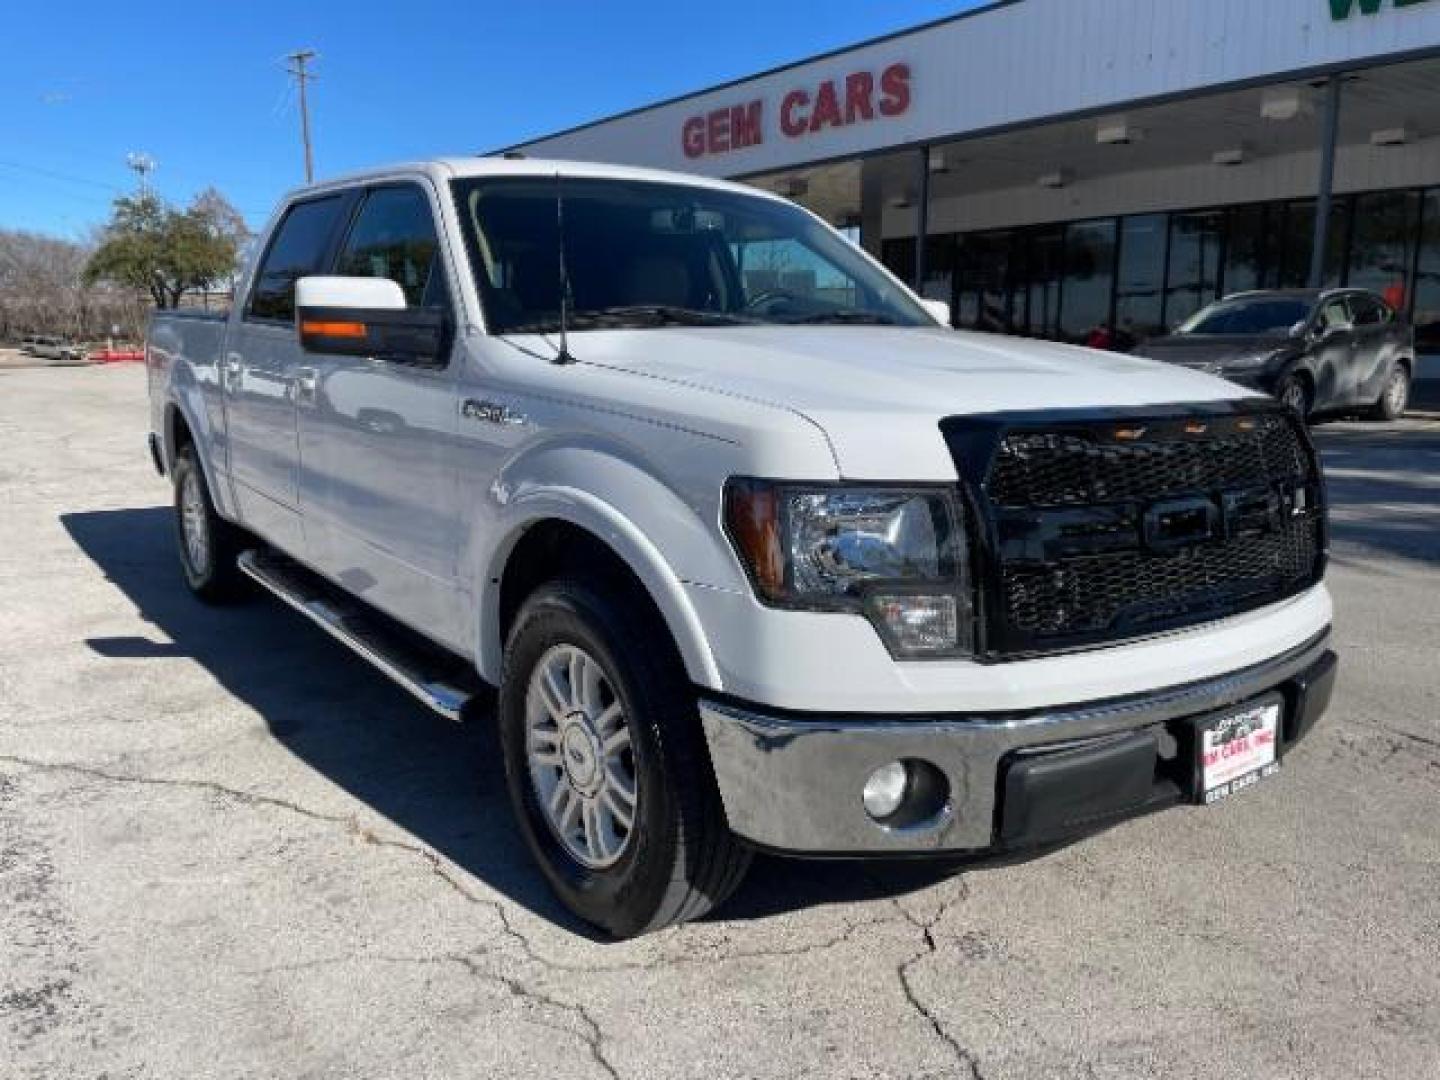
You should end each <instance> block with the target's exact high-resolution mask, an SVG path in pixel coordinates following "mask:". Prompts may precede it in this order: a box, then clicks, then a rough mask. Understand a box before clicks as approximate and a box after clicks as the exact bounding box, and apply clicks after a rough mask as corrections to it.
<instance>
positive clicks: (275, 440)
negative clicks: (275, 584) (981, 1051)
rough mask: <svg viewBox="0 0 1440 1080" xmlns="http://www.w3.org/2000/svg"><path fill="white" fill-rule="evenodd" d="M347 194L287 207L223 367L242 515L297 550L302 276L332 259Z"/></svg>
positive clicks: (236, 322)
mask: <svg viewBox="0 0 1440 1080" xmlns="http://www.w3.org/2000/svg"><path fill="white" fill-rule="evenodd" d="M344 204H345V199H344V197H343V196H338V195H335V196H329V197H327V198H322V199H314V200H310V201H307V202H301V203H296V204H295V205H293V206H291V207H290V209H289V210H287V211H286V213H285V217H284V219H283V220H282V221H281V222H280V225H279V226H278V227H277V229H276V230H275V233H274V236H273V238H272V240H271V241H270V245H269V247H268V248H267V250H266V252H265V255H264V257H263V258H262V260H261V262H260V265H259V267H258V269H257V270H256V273H255V276H254V279H253V282H252V284H251V287H250V295H249V296H248V298H247V299H246V301H245V305H244V307H243V309H242V310H241V311H240V313H239V316H238V317H237V318H235V319H233V320H232V322H231V329H230V333H229V336H228V339H227V340H226V343H225V355H224V357H222V369H221V370H222V372H223V378H224V383H225V397H226V401H225V416H226V431H227V433H228V435H229V454H230V458H229V464H230V475H231V478H232V482H233V484H234V492H235V499H236V503H237V505H238V507H239V510H240V515H241V518H242V520H243V521H244V522H245V524H246V525H247V526H249V527H250V528H251V529H252V530H253V531H255V532H256V533H258V534H259V535H260V536H262V537H264V538H265V539H266V540H268V541H270V542H271V543H273V544H275V545H276V546H277V547H279V548H281V549H283V550H285V551H289V552H291V553H292V554H297V555H298V554H301V552H302V551H303V549H304V531H303V529H302V527H301V523H300V506H299V467H300V442H299V429H298V427H297V424H296V415H295V398H296V389H297V385H296V377H297V369H298V368H299V366H300V345H299V340H298V338H297V337H296V333H295V282H296V281H297V280H298V279H299V278H301V277H303V276H305V275H306V274H312V273H315V272H316V271H317V270H318V269H319V268H320V267H322V266H323V265H324V264H325V260H326V259H327V258H328V257H329V252H330V248H331V245H332V243H333V240H334V236H335V232H336V230H337V228H338V226H339V224H340V219H341V215H342V211H343V209H344Z"/></svg>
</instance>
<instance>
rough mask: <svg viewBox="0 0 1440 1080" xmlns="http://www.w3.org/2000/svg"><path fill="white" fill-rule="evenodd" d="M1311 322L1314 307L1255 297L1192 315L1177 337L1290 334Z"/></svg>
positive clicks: (1283, 298) (1290, 300)
mask: <svg viewBox="0 0 1440 1080" xmlns="http://www.w3.org/2000/svg"><path fill="white" fill-rule="evenodd" d="M1309 318H1310V304H1309V303H1308V302H1307V301H1305V300H1303V299H1299V298H1296V297H1292V296H1268V297H1260V296H1252V297H1244V298H1241V299H1237V300H1221V301H1220V302H1219V303H1217V304H1211V305H1210V306H1209V307H1207V308H1204V309H1203V310H1201V311H1200V312H1198V313H1197V314H1195V315H1192V316H1191V317H1190V318H1189V319H1187V320H1186V321H1185V322H1184V323H1182V324H1181V326H1180V328H1179V329H1178V330H1177V331H1175V332H1176V333H1177V334H1201V335H1219V334H1234V335H1240V336H1245V335H1255V336H1263V335H1267V334H1288V333H1289V332H1290V328H1291V327H1293V326H1294V325H1295V324H1296V323H1301V322H1307V321H1308V320H1309Z"/></svg>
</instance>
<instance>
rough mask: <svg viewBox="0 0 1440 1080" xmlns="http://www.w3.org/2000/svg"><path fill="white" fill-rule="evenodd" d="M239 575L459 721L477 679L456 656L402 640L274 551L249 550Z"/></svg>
mask: <svg viewBox="0 0 1440 1080" xmlns="http://www.w3.org/2000/svg"><path fill="white" fill-rule="evenodd" d="M238 563H239V566H240V569H241V571H243V572H244V573H245V574H246V576H248V577H250V578H252V579H253V580H254V581H256V582H257V583H258V584H260V585H262V586H264V588H265V589H266V590H267V591H269V592H272V593H274V594H275V595H276V596H278V597H279V598H280V599H281V600H283V601H285V603H287V604H289V605H290V606H291V607H292V608H294V609H295V610H296V611H298V612H300V614H302V615H304V616H305V617H306V618H308V619H309V620H310V621H311V622H313V623H315V624H316V625H317V626H319V627H320V628H321V629H322V630H324V631H325V632H326V633H327V634H329V635H330V636H331V637H333V638H334V639H335V640H336V641H338V642H340V643H341V644H343V645H346V646H348V647H349V648H350V649H351V651H353V652H355V653H356V654H358V655H359V656H361V657H363V658H364V659H366V660H368V661H369V662H370V663H371V664H373V665H374V666H375V667H377V668H379V669H380V670H381V671H382V672H384V673H385V674H386V675H388V676H389V677H390V678H391V679H393V680H395V682H397V683H399V684H400V686H402V687H404V688H405V689H406V690H408V691H409V692H410V693H411V694H413V695H414V696H415V697H416V698H418V699H419V700H420V701H421V702H423V703H424V704H425V705H428V706H429V707H430V708H431V709H433V710H435V711H436V712H437V713H439V714H440V715H441V716H444V717H448V718H449V719H451V720H459V719H460V717H461V715H462V714H463V713H464V711H465V706H466V705H468V704H469V702H470V701H471V699H472V698H474V697H475V695H476V694H477V693H478V692H479V691H480V689H481V683H480V680H479V677H478V676H477V675H475V674H473V673H471V672H467V670H466V669H467V665H466V664H465V662H464V661H463V660H461V659H460V658H459V657H458V656H455V655H454V654H452V653H447V652H445V651H444V650H443V649H441V648H440V647H439V646H437V645H431V644H429V643H428V642H426V643H421V642H419V641H418V640H415V641H412V640H407V639H408V638H409V637H410V632H409V631H404V630H402V629H401V628H398V625H397V626H396V627H395V628H391V627H390V626H387V625H386V624H387V623H389V622H390V620H389V619H387V618H386V617H385V616H383V615H380V614H379V613H378V612H371V611H370V610H369V609H367V608H366V606H365V605H363V604H362V603H361V602H359V601H357V600H355V599H354V598H353V597H350V596H348V595H347V594H346V593H344V592H342V591H341V590H340V589H338V588H336V587H335V586H333V585H331V584H330V583H329V582H327V581H325V580H324V579H323V578H321V577H320V576H319V575H318V574H315V573H313V572H312V571H310V570H307V569H305V568H304V567H303V566H301V565H300V564H299V563H297V562H295V561H294V560H293V559H289V558H286V557H285V556H284V555H281V554H279V553H278V552H275V551H270V550H262V549H255V548H252V549H251V550H249V551H246V552H243V553H242V554H241V555H240V558H239V560H238Z"/></svg>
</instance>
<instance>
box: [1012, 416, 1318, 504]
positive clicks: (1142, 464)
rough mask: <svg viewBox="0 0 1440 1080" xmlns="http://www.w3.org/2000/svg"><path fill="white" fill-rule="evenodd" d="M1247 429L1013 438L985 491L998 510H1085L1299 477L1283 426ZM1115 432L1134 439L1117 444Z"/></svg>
mask: <svg viewBox="0 0 1440 1080" xmlns="http://www.w3.org/2000/svg"><path fill="white" fill-rule="evenodd" d="M1191 422H1192V423H1195V424H1205V421H1198V420H1197V421H1191ZM1252 422H1253V425H1254V426H1253V427H1251V428H1250V430H1248V431H1242V430H1239V429H1238V428H1231V429H1230V430H1228V431H1226V432H1224V433H1222V434H1217V435H1214V436H1211V437H1204V436H1203V435H1202V436H1200V437H1196V436H1193V435H1186V436H1185V437H1182V438H1163V437H1161V438H1150V437H1149V435H1150V432H1149V431H1148V430H1146V428H1147V425H1146V424H1144V423H1139V422H1137V423H1134V424H1125V425H1116V424H1109V425H1107V426H1106V429H1105V435H1106V436H1108V438H1106V439H1104V440H1103V441H1102V438H1101V437H1100V436H1099V433H1098V432H1097V431H1096V430H1093V429H1092V430H1082V431H1075V430H1062V431H1050V432H1045V431H1037V432H1023V431H1020V432H1013V433H1011V434H1009V435H1006V436H1005V438H1004V439H1003V440H1002V441H1001V443H1000V450H999V453H998V455H997V456H996V459H995V466H994V469H993V471H992V473H991V477H990V480H989V482H988V484H987V485H986V491H987V493H988V494H989V496H990V498H991V499H993V500H994V502H995V503H996V504H997V505H999V506H1090V505H1093V504H1096V503H1106V502H1114V501H1118V500H1126V499H1163V498H1166V497H1168V496H1171V495H1179V494H1183V493H1187V492H1196V491H1222V490H1225V489H1227V488H1232V487H1244V486H1251V485H1255V484H1258V483H1264V482H1267V481H1276V480H1286V479H1289V478H1291V477H1294V476H1298V475H1301V474H1302V473H1303V471H1304V469H1305V460H1306V457H1305V449H1304V447H1303V445H1302V444H1301V442H1300V439H1299V437H1298V435H1297V433H1296V431H1295V430H1294V427H1293V426H1292V425H1291V423H1290V422H1289V420H1288V419H1287V418H1286V417H1283V416H1260V417H1254V418H1252ZM1211 423H1213V421H1211ZM1207 426H1208V425H1207ZM1117 429H1118V430H1123V431H1125V432H1127V433H1131V434H1134V435H1136V436H1138V437H1136V438H1134V439H1133V440H1130V441H1118V440H1117V439H1116V438H1115V431H1116V430H1117ZM1161 434H1162V436H1163V435H1164V434H1167V432H1164V431H1162V432H1161ZM1182 434H1183V429H1182ZM1207 434H1208V433H1207Z"/></svg>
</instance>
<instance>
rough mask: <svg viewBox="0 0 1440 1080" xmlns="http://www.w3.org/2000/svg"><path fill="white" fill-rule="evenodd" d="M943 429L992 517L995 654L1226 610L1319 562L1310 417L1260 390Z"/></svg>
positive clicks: (1090, 641) (1108, 637)
mask: <svg viewBox="0 0 1440 1080" xmlns="http://www.w3.org/2000/svg"><path fill="white" fill-rule="evenodd" d="M943 430H944V432H945V435H946V437H947V439H948V441H949V442H950V445H951V449H952V452H953V453H954V455H955V458H956V464H957V466H958V467H959V468H960V472H961V475H962V476H963V477H966V478H967V480H968V487H969V489H970V491H971V493H972V495H973V496H974V499H973V502H974V505H975V507H976V510H977V512H978V516H979V518H980V522H979V529H978V532H979V533H980V535H981V539H982V540H983V543H982V549H983V554H984V555H985V556H986V558H985V559H984V560H982V561H983V562H984V564H985V565H986V566H987V567H988V572H987V573H985V574H984V575H983V587H982V589H981V604H982V608H983V609H984V610H985V613H986V614H985V637H986V642H987V652H988V653H989V654H991V655H992V656H1006V655H1017V654H1029V653H1037V652H1046V651H1053V650H1057V649H1066V648H1076V647H1081V646H1087V645H1094V644H1102V643H1106V642H1112V641H1117V640H1123V639H1126V638H1131V637H1138V636H1141V635H1144V634H1148V633H1156V632H1159V631H1162V630H1172V629H1176V628H1180V627H1184V626H1188V625H1194V624H1197V623H1200V622H1205V621H1209V620H1212V619H1216V618H1222V617H1225V616H1227V615H1232V614H1236V613H1238V612H1241V611H1245V610H1249V609H1252V608H1255V607H1259V606H1261V605H1264V604H1268V603H1273V602H1275V601H1277V600H1280V599H1283V598H1285V597H1287V596H1292V595H1295V594H1296V593H1298V592H1300V591H1302V590H1303V589H1305V588H1307V587H1308V586H1310V585H1311V584H1313V583H1314V582H1315V581H1317V580H1318V579H1319V576H1320V574H1321V573H1322V572H1323V568H1324V557H1325V553H1324V548H1325V524H1324V505H1323V499H1324V493H1323V488H1322V486H1321V483H1320V478H1319V472H1318V466H1317V465H1316V459H1315V456H1314V452H1313V449H1312V448H1311V446H1310V444H1309V439H1308V436H1307V435H1306V434H1305V432H1304V428H1303V426H1302V425H1301V424H1300V422H1299V421H1298V420H1296V419H1295V418H1293V417H1291V416H1290V415H1289V414H1288V413H1285V412H1282V411H1279V410H1277V409H1272V408H1269V407H1268V406H1266V405H1264V404H1261V403H1256V402H1250V403H1246V404H1245V405H1243V406H1238V407H1237V406H1223V405H1222V406H1216V407H1212V409H1211V410H1209V411H1207V410H1204V409H1193V408H1191V409H1185V408H1180V407H1176V408H1174V409H1172V410H1165V409H1151V410H1146V411H1144V412H1143V413H1142V414H1139V415H1137V414H1128V415H1118V416H1105V417H1075V416H1072V415H1067V414H1058V415H1055V414H1052V415H1051V416H1049V417H1046V416H1039V417H1036V416H998V417H981V418H971V419H966V418H957V419H955V420H950V421H946V422H945V424H944V425H943Z"/></svg>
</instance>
